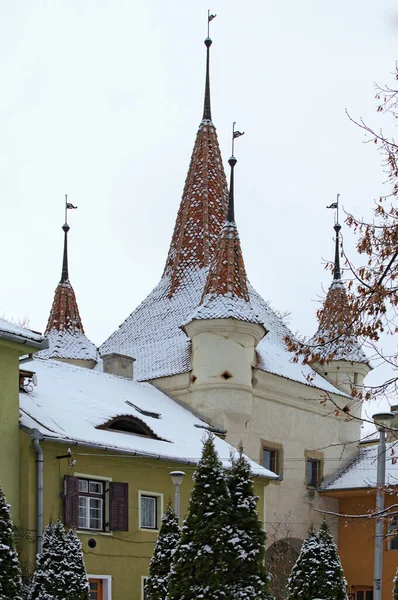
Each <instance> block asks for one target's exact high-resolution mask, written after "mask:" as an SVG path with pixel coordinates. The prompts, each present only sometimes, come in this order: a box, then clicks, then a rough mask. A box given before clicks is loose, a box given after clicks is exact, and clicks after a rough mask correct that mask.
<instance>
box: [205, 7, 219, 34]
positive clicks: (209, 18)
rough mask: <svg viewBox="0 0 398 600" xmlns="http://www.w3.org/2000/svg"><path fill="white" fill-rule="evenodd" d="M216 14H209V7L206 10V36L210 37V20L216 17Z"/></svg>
mask: <svg viewBox="0 0 398 600" xmlns="http://www.w3.org/2000/svg"><path fill="white" fill-rule="evenodd" d="M216 16H217V15H211V14H210V9H209V10H208V11H207V37H208V38H209V37H210V21H212V20H213V19H215V18H216Z"/></svg>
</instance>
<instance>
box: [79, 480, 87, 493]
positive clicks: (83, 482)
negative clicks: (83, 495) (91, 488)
mask: <svg viewBox="0 0 398 600" xmlns="http://www.w3.org/2000/svg"><path fill="white" fill-rule="evenodd" d="M79 492H88V481H87V480H86V479H79Z"/></svg>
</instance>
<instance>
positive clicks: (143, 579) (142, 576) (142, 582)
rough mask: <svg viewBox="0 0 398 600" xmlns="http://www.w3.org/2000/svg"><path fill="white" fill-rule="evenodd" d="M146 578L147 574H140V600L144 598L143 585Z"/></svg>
mask: <svg viewBox="0 0 398 600" xmlns="http://www.w3.org/2000/svg"><path fill="white" fill-rule="evenodd" d="M147 579H148V575H141V600H145V592H144V586H145V582H146V580H147Z"/></svg>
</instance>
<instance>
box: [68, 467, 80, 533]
mask: <svg viewBox="0 0 398 600" xmlns="http://www.w3.org/2000/svg"><path fill="white" fill-rule="evenodd" d="M64 485H65V525H66V526H67V527H74V528H75V529H77V528H78V525H79V479H78V478H77V477H72V475H65V479H64Z"/></svg>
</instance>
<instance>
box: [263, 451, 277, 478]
mask: <svg viewBox="0 0 398 600" xmlns="http://www.w3.org/2000/svg"><path fill="white" fill-rule="evenodd" d="M278 462H279V461H278V451H277V450H275V449H274V448H264V447H263V467H265V468H266V469H269V471H273V472H274V473H277V472H278V468H279V464H278Z"/></svg>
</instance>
